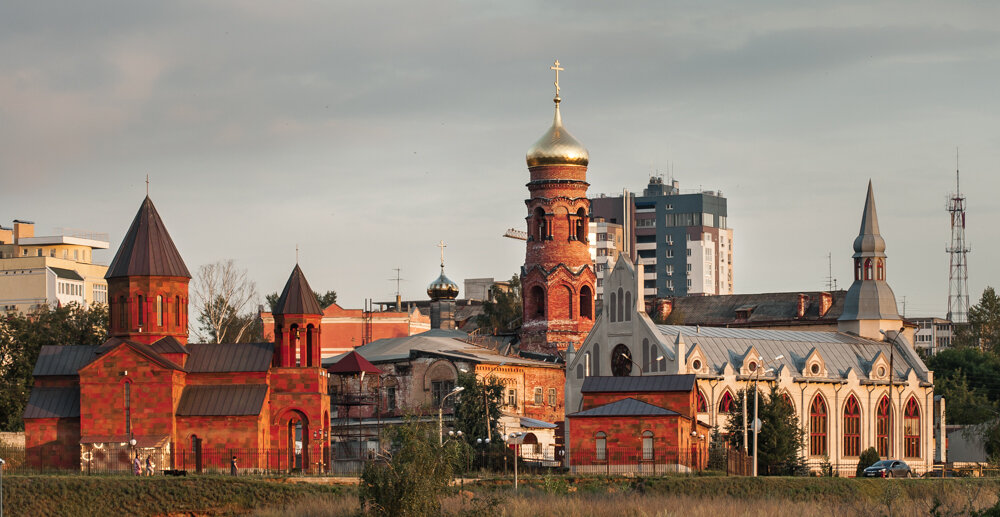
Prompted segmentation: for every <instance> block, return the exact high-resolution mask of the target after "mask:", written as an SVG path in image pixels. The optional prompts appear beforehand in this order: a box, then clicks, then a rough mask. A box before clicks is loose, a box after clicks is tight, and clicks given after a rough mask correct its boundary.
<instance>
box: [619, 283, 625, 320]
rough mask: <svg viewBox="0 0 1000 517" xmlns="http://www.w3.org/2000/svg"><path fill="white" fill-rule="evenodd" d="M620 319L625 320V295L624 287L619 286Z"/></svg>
mask: <svg viewBox="0 0 1000 517" xmlns="http://www.w3.org/2000/svg"><path fill="white" fill-rule="evenodd" d="M618 321H625V295H624V293H623V291H622V288H621V287H619V288H618Z"/></svg>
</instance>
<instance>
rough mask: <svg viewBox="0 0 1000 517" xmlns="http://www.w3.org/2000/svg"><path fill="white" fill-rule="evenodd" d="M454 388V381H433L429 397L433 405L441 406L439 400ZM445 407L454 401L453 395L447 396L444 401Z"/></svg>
mask: <svg viewBox="0 0 1000 517" xmlns="http://www.w3.org/2000/svg"><path fill="white" fill-rule="evenodd" d="M453 389H455V381H434V382H432V383H431V398H432V402H433V404H434V407H439V406H441V401H442V400H444V397H445V396H446V395H448V394H449V393H451V390H453ZM445 403H446V404H447V407H451V406H452V404H453V403H454V397H451V398H449V399H448V400H446V401H445Z"/></svg>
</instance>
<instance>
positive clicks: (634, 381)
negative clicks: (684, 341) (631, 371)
mask: <svg viewBox="0 0 1000 517" xmlns="http://www.w3.org/2000/svg"><path fill="white" fill-rule="evenodd" d="M694 383H695V376H694V374H687V375H648V376H641V375H640V376H638V377H609V376H602V377H599V376H592V377H587V378H585V379H583V388H581V389H580V391H581V392H582V393H638V392H647V391H657V392H661V391H691V390H692V389H694Z"/></svg>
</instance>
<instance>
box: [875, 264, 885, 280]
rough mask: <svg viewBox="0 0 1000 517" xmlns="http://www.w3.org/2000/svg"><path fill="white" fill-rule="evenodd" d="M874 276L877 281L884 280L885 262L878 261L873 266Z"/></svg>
mask: <svg viewBox="0 0 1000 517" xmlns="http://www.w3.org/2000/svg"><path fill="white" fill-rule="evenodd" d="M875 274H876V277H875V278H877V279H879V280H885V262H883V261H882V259H879V260H878V262H877V263H876V266H875Z"/></svg>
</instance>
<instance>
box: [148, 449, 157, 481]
mask: <svg viewBox="0 0 1000 517" xmlns="http://www.w3.org/2000/svg"><path fill="white" fill-rule="evenodd" d="M155 468H156V464H155V463H153V455H152V454H147V455H146V475H147V476H152V475H153V470H154V469H155Z"/></svg>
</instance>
